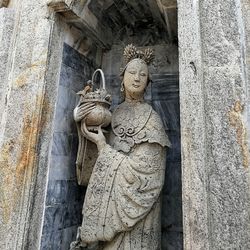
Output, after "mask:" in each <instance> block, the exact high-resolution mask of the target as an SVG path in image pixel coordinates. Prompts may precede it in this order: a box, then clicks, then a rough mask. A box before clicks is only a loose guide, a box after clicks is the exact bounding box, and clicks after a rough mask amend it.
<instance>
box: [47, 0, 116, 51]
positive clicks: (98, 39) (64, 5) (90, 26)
mask: <svg viewBox="0 0 250 250" xmlns="http://www.w3.org/2000/svg"><path fill="white" fill-rule="evenodd" d="M47 5H48V6H49V7H50V8H52V9H53V10H54V12H57V13H60V14H61V15H62V16H64V17H65V20H66V23H68V24H71V25H73V26H75V27H76V28H78V29H80V30H81V31H82V32H83V33H84V34H85V35H87V36H89V38H90V39H91V40H93V41H94V42H95V43H96V44H97V45H98V46H99V47H101V48H104V49H109V48H110V47H111V44H112V40H111V39H112V37H113V35H112V31H111V29H110V28H108V27H106V26H104V25H103V24H101V23H100V22H99V21H98V19H97V18H96V17H95V15H94V14H93V13H92V12H91V11H90V10H89V9H88V5H87V0H84V1H78V0H64V1H62V0H50V1H48V3H47Z"/></svg>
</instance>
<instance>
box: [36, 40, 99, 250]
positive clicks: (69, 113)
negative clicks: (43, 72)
mask: <svg viewBox="0 0 250 250" xmlns="http://www.w3.org/2000/svg"><path fill="white" fill-rule="evenodd" d="M93 70H94V66H93V63H92V61H90V60H88V59H87V58H86V57H85V56H83V55H82V54H79V53H78V52H77V51H76V50H74V49H73V48H71V47H70V46H69V45H67V44H64V49H63V58H62V65H61V73H60V81H59V87H58V95H57V103H56V111H55V117H54V127H53V142H52V149H51V153H50V157H49V158H50V161H49V177H48V187H47V196H46V207H45V214H44V225H43V234H42V242H41V248H40V249H41V250H42V249H43V250H49V249H51V250H56V249H60V250H64V249H65V250H66V249H68V248H69V244H70V242H72V241H73V240H75V237H76V231H77V227H78V226H79V225H80V224H81V220H82V218H81V217H82V216H81V214H82V212H81V211H82V204H83V200H84V193H85V188H84V187H81V186H78V184H77V181H76V173H75V161H76V154H77V147H78V136H77V130H76V126H75V122H74V120H73V109H74V108H75V106H76V104H77V102H78V97H77V95H76V93H77V92H78V91H79V90H81V89H82V88H83V85H84V84H85V83H86V81H87V80H89V79H91V76H92V72H93Z"/></svg>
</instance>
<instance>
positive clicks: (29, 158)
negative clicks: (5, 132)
mask: <svg viewBox="0 0 250 250" xmlns="http://www.w3.org/2000/svg"><path fill="white" fill-rule="evenodd" d="M29 105H31V104H27V107H26V109H25V112H24V119H23V127H22V131H21V133H20V135H19V136H18V138H16V140H10V141H9V142H7V143H6V144H5V145H3V146H2V148H1V150H0V167H1V169H0V181H1V183H0V201H1V202H0V212H1V213H2V215H3V216H2V217H3V223H5V224H6V223H8V221H9V219H10V217H11V213H12V211H13V209H15V208H16V207H17V206H20V199H21V198H22V197H23V194H22V192H23V190H24V186H26V185H27V184H28V185H29V184H30V183H31V182H32V177H33V175H34V167H35V166H36V160H37V150H36V149H37V142H38V138H39V135H40V132H41V130H42V129H43V127H44V126H45V125H46V122H47V117H46V116H45V117H41V114H42V111H43V113H45V114H49V111H50V106H49V104H48V102H46V101H44V99H43V98H42V97H39V96H37V100H36V105H35V109H34V112H33V113H32V114H30V113H28V110H30V109H29ZM45 109H46V110H45ZM15 148H17V151H19V155H18V156H17V158H15V155H14V153H12V151H13V149H15ZM14 162H15V163H14Z"/></svg>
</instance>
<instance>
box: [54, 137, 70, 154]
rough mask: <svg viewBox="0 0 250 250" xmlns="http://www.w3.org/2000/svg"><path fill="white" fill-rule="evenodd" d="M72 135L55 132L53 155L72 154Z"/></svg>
mask: <svg viewBox="0 0 250 250" xmlns="http://www.w3.org/2000/svg"><path fill="white" fill-rule="evenodd" d="M71 145H72V135H69V134H68V133H65V132H62V133H59V132H55V133H54V134H53V144H52V155H62V156H70V153H71Z"/></svg>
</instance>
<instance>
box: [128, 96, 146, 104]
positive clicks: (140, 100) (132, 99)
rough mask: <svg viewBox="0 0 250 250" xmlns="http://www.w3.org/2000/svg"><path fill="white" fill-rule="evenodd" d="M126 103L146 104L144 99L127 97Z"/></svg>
mask: <svg viewBox="0 0 250 250" xmlns="http://www.w3.org/2000/svg"><path fill="white" fill-rule="evenodd" d="M125 102H127V103H138V102H144V99H143V97H141V98H136V99H134V98H130V97H125Z"/></svg>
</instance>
